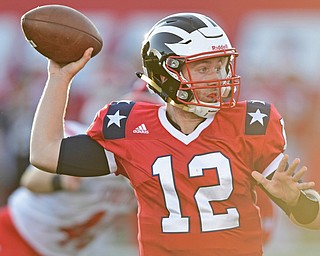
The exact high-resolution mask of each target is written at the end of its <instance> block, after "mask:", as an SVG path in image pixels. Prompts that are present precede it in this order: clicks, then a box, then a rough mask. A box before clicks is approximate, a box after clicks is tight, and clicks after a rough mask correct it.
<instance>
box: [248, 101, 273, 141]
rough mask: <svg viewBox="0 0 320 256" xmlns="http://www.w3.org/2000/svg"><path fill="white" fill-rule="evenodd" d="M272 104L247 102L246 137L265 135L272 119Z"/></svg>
mask: <svg viewBox="0 0 320 256" xmlns="http://www.w3.org/2000/svg"><path fill="white" fill-rule="evenodd" d="M270 107H271V106H270V104H269V103H267V102H264V101H259V100H250V101H247V106H246V123H245V134H246V135H264V134H266V130H267V127H268V123H269V119H270Z"/></svg>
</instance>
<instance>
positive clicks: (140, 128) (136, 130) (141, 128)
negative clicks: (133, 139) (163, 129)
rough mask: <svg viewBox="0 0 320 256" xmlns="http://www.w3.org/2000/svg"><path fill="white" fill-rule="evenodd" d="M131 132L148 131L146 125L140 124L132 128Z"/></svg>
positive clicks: (145, 132) (147, 132) (144, 132)
mask: <svg viewBox="0 0 320 256" xmlns="http://www.w3.org/2000/svg"><path fill="white" fill-rule="evenodd" d="M133 133H143V134H149V131H148V130H147V127H146V125H145V124H141V125H139V126H138V127H137V128H136V129H134V130H133Z"/></svg>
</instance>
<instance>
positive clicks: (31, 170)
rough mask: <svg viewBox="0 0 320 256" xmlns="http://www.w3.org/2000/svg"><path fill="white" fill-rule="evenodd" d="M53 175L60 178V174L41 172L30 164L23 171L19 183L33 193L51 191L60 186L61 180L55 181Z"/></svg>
mask: <svg viewBox="0 0 320 256" xmlns="http://www.w3.org/2000/svg"><path fill="white" fill-rule="evenodd" d="M55 177H59V178H60V175H58V174H52V173H48V172H43V171H41V170H39V169H37V168H35V167H34V166H32V165H30V166H28V168H27V169H26V170H25V172H24V173H23V175H22V177H21V179H20V185H21V186H23V187H25V188H27V189H29V190H30V191H32V192H34V193H51V192H53V191H56V190H57V188H59V186H60V188H61V180H60V181H59V180H58V181H57V180H56V178H55Z"/></svg>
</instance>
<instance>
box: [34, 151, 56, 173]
mask: <svg viewBox="0 0 320 256" xmlns="http://www.w3.org/2000/svg"><path fill="white" fill-rule="evenodd" d="M29 162H30V164H31V165H33V166H34V167H36V168H38V169H40V170H43V171H46V172H50V173H56V170H57V163H58V160H57V159H56V158H55V157H54V154H46V151H44V150H42V151H37V150H32V149H31V150H30V156H29Z"/></svg>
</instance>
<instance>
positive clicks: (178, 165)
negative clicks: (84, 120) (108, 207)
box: [88, 101, 286, 256]
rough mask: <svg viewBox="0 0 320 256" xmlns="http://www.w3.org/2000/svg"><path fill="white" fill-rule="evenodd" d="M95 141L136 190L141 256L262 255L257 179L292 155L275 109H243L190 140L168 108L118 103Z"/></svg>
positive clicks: (108, 110)
mask: <svg viewBox="0 0 320 256" xmlns="http://www.w3.org/2000/svg"><path fill="white" fill-rule="evenodd" d="M88 135H89V136H91V137H92V138H93V139H94V140H96V141H97V142H99V143H100V144H101V145H102V146H103V147H104V148H105V149H106V152H109V153H107V155H109V157H108V159H109V160H110V159H112V157H110V152H111V154H112V155H113V156H114V164H113V165H112V164H110V165H111V166H115V164H116V166H117V170H116V174H122V175H124V176H126V177H128V179H129V180H130V182H131V184H132V186H133V188H134V190H135V194H136V198H137V200H138V205H139V210H138V224H139V233H138V241H139V246H140V255H141V256H145V255H147V256H166V255H170V256H171V255H175V256H179V255H181V256H188V255H190V256H194V255H197V256H205V255H210V256H212V255H221V256H226V255H245V256H251V255H252V256H253V255H261V254H262V232H261V223H260V217H259V209H258V207H257V206H256V204H255V196H254V194H255V193H254V192H253V190H254V185H255V182H254V180H253V179H252V178H251V172H252V171H253V170H258V171H259V172H264V171H267V172H269V171H270V170H271V169H272V168H274V166H276V164H277V163H278V162H279V161H280V159H281V155H282V153H283V151H284V148H285V144H286V143H285V135H284V128H283V122H282V118H281V116H280V115H279V113H278V112H277V110H276V109H275V108H274V106H273V105H270V104H268V103H265V102H261V101H248V102H240V103H238V105H237V106H236V107H234V108H232V109H228V110H220V111H219V112H217V114H216V115H215V117H212V118H208V119H206V120H204V121H203V122H202V123H201V124H200V125H199V126H198V127H197V128H196V129H195V130H194V131H193V132H192V133H191V134H189V135H185V134H183V133H181V132H180V131H179V130H178V129H176V128H175V127H174V126H173V125H172V124H171V123H170V122H169V121H168V119H167V117H166V112H165V106H161V105H153V104H149V103H134V102H113V103H111V104H109V105H107V106H106V107H105V108H103V109H102V110H101V111H99V112H98V114H97V115H96V118H95V120H94V122H93V123H92V125H91V126H90V128H89V129H88ZM273 170H274V169H273Z"/></svg>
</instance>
